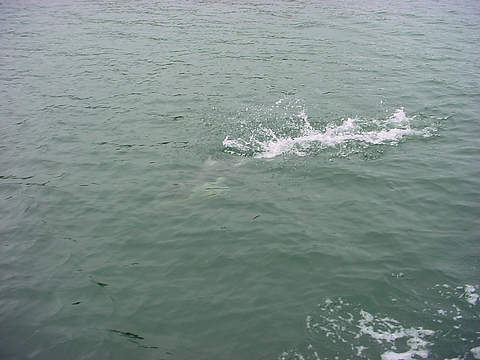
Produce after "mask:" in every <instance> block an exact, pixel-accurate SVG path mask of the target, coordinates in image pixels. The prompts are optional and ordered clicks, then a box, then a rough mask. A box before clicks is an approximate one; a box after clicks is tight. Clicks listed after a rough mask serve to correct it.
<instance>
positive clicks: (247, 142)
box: [223, 101, 431, 158]
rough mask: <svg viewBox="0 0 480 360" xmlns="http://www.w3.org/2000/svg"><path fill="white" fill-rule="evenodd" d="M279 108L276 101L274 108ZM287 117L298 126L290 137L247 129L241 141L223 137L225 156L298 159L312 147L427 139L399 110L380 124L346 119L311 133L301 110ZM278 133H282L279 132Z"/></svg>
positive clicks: (426, 132) (427, 132)
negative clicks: (285, 154)
mask: <svg viewBox="0 0 480 360" xmlns="http://www.w3.org/2000/svg"><path fill="white" fill-rule="evenodd" d="M280 104H282V102H281V101H277V103H276V105H280ZM295 110H297V111H298V112H297V113H296V114H294V115H290V117H289V120H292V119H293V120H295V121H299V122H300V124H299V125H298V124H297V126H295V127H294V128H293V129H292V131H291V132H292V133H294V134H292V135H286V133H288V131H282V132H281V133H282V134H281V135H280V134H279V132H278V131H274V130H273V129H271V128H269V127H265V126H262V125H260V126H259V127H258V128H256V129H251V131H252V132H251V134H249V135H248V137H247V138H245V137H238V138H236V139H231V138H230V136H226V137H225V139H224V140H223V146H224V147H225V150H226V151H227V152H231V153H234V154H240V155H248V154H252V153H253V155H254V156H255V157H256V158H273V157H276V156H278V155H281V154H284V153H293V154H296V155H298V156H303V155H306V154H307V151H308V150H309V149H310V148H312V147H314V146H315V147H317V148H318V147H320V148H329V147H335V146H338V145H342V144H347V143H358V144H359V145H363V146H365V145H380V144H397V143H398V142H399V141H401V140H402V138H404V137H406V136H415V135H416V136H418V135H420V136H424V137H428V136H431V129H428V128H424V129H421V130H417V129H414V128H412V125H411V122H412V120H413V119H414V117H412V118H410V117H408V116H407V115H406V113H405V111H404V109H403V108H399V109H397V110H395V112H394V113H393V114H392V115H391V116H389V117H388V118H387V119H383V120H368V121H367V120H362V119H359V118H347V119H346V120H343V121H342V123H341V124H334V123H331V124H328V125H327V126H326V127H325V128H323V129H322V130H318V129H314V128H313V127H312V125H311V124H310V122H309V121H308V115H307V113H306V110H305V108H301V109H300V110H299V109H298V106H297V108H296V109H295ZM282 130H285V129H283V128H282Z"/></svg>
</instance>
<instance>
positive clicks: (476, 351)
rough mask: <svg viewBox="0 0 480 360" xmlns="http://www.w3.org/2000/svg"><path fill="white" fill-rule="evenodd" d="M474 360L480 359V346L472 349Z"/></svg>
mask: <svg viewBox="0 0 480 360" xmlns="http://www.w3.org/2000/svg"><path fill="white" fill-rule="evenodd" d="M470 352H471V353H472V355H473V358H474V359H477V360H478V359H480V346H477V347H474V348H472V349H470Z"/></svg>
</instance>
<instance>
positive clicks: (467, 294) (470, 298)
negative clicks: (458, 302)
mask: <svg viewBox="0 0 480 360" xmlns="http://www.w3.org/2000/svg"><path fill="white" fill-rule="evenodd" d="M476 291H477V289H476V288H475V286H473V285H465V287H464V293H463V297H464V298H465V300H466V301H467V302H468V303H470V304H472V305H477V302H478V299H479V297H480V296H479V295H478V294H477V292H476Z"/></svg>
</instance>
